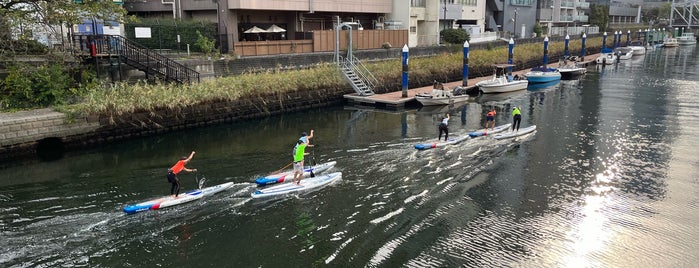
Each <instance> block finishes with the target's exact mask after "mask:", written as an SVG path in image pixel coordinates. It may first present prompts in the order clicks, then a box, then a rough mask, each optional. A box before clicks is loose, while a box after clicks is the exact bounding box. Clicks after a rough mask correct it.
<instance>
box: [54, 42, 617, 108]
mask: <svg viewBox="0 0 699 268" xmlns="http://www.w3.org/2000/svg"><path fill="white" fill-rule="evenodd" d="M601 41H602V37H593V38H588V40H587V44H588V46H589V47H601V43H602V42H601ZM608 41H611V40H608ZM589 44H600V45H599V46H592V45H589ZM581 46H582V41H581V40H579V39H577V40H571V41H570V43H569V52H570V54H571V55H575V54H578V53H579V51H580V47H581ZM563 49H564V44H563V42H555V43H550V44H549V55H562V54H563ZM507 50H508V48H507V47H498V48H493V49H483V50H471V51H470V52H469V67H470V68H478V67H487V68H490V66H491V65H492V64H499V63H506V62H507V52H508V51H507ZM462 58H463V54H461V53H450V54H446V53H445V54H441V55H437V56H430V57H418V58H411V59H410V62H409V64H410V65H409V68H410V77H409V78H410V80H411V81H423V82H426V83H430V82H431V81H433V80H435V78H438V77H449V76H450V74H453V73H457V74H460V73H461V70H462ZM541 58H543V44H541V43H536V44H521V45H515V48H514V59H513V60H514V62H515V63H520V62H527V61H531V60H536V59H541ZM365 65H366V66H367V68H368V69H369V71H371V72H372V73H373V74H374V76H375V77H376V79H377V80H378V81H379V85H378V87H383V88H396V90H400V84H399V83H400V77H401V73H402V69H401V61H400V59H392V60H386V61H380V62H372V63H365ZM396 85H397V86H396ZM329 89H337V90H339V91H343V90H346V89H348V85H347V83H346V82H345V81H344V79H342V77H341V75H340V74H339V73H338V70H337V68H336V66H335V65H334V64H333V63H326V64H319V65H317V66H316V67H313V68H309V69H300V70H291V71H282V70H280V69H276V70H268V71H265V72H261V73H246V74H242V75H237V76H231V77H221V78H215V79H210V80H204V81H202V82H200V83H193V84H185V85H180V84H172V83H169V84H165V83H157V82H156V83H154V84H147V83H145V82H139V83H136V84H127V83H123V82H118V83H114V84H111V85H98V86H95V87H92V88H88V89H87V93H86V95H84V97H83V99H82V101H81V102H79V103H76V104H71V105H63V106H59V107H56V109H57V110H59V111H62V112H65V113H69V114H71V115H72V116H76V115H88V114H107V115H121V114H128V113H134V112H144V111H146V112H147V111H156V110H159V109H179V108H182V107H187V106H193V105H197V104H202V103H211V102H219V101H234V100H238V99H240V98H247V97H258V96H266V95H274V94H284V93H287V92H296V91H308V90H329Z"/></svg>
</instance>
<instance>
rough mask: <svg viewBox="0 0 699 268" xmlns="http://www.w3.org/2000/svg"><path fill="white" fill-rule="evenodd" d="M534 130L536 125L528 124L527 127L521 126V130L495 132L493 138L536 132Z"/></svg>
mask: <svg viewBox="0 0 699 268" xmlns="http://www.w3.org/2000/svg"><path fill="white" fill-rule="evenodd" d="M534 130H536V126H528V127H525V128H520V129H519V131H506V132H503V133H499V134H495V136H493V138H495V139H496V140H500V139H507V138H514V137H517V136H522V135H524V134H528V133H531V132H534Z"/></svg>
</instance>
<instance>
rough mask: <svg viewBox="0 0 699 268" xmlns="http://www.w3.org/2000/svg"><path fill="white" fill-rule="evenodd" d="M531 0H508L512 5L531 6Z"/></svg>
mask: <svg viewBox="0 0 699 268" xmlns="http://www.w3.org/2000/svg"><path fill="white" fill-rule="evenodd" d="M532 1H533V0H510V5H513V6H531V5H532Z"/></svg>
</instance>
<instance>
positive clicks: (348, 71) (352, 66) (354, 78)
mask: <svg viewBox="0 0 699 268" xmlns="http://www.w3.org/2000/svg"><path fill="white" fill-rule="evenodd" d="M352 25H354V24H352V23H340V22H338V23H337V26H335V63H336V64H337V66H338V68H340V71H341V72H342V74H343V76H344V77H345V78H346V79H347V81H349V82H350V84H351V85H352V88H353V89H354V91H356V92H357V94H358V95H359V96H371V95H374V87H376V85H377V84H378V81H377V80H376V78H375V77H374V75H373V74H371V72H369V70H368V69H367V68H366V67H365V66H364V64H362V62H361V61H360V60H359V59H357V58H355V57H354V56H353V55H352ZM344 28H347V29H348V30H349V31H348V34H347V36H348V38H347V56H345V57H344V58H343V57H341V56H340V32H342V30H343V29H344Z"/></svg>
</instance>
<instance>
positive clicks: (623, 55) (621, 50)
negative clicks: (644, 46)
mask: <svg viewBox="0 0 699 268" xmlns="http://www.w3.org/2000/svg"><path fill="white" fill-rule="evenodd" d="M614 54H616V56H617V57H618V58H619V60H628V59H631V57H633V49H632V48H629V47H617V48H615V49H614Z"/></svg>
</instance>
